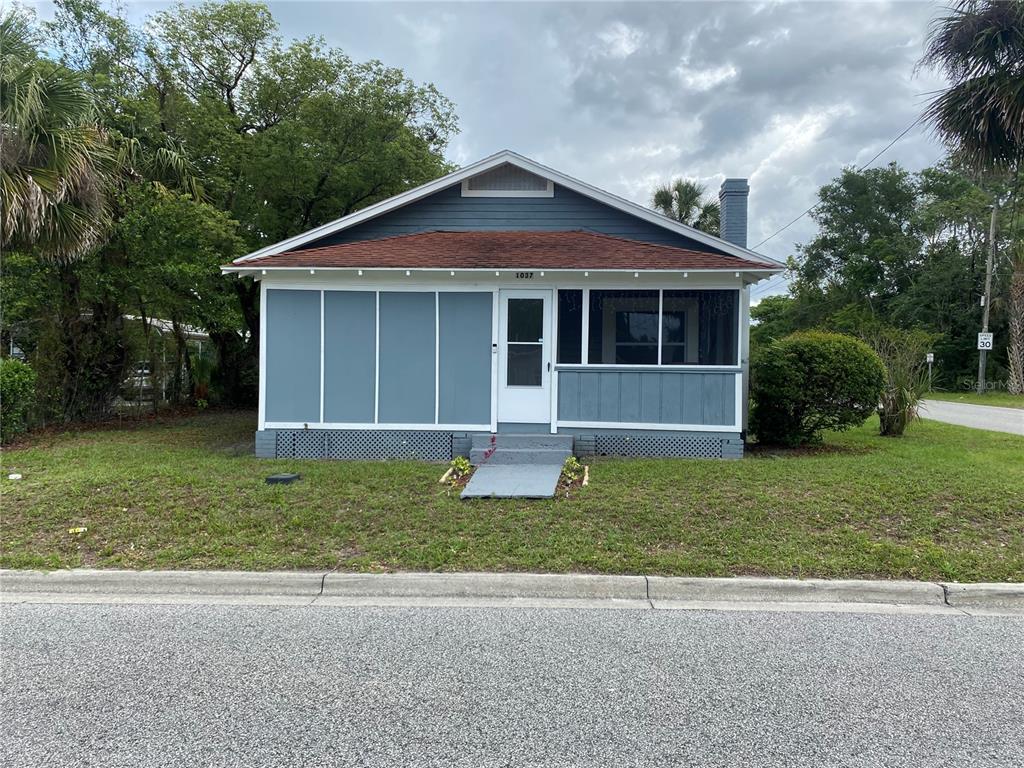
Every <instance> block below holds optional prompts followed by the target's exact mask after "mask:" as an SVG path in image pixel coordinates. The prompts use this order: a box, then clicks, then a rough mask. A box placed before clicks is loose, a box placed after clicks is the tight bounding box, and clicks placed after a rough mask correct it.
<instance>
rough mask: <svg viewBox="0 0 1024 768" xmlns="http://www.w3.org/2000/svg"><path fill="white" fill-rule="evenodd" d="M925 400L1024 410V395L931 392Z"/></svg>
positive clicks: (995, 392)
mask: <svg viewBox="0 0 1024 768" xmlns="http://www.w3.org/2000/svg"><path fill="white" fill-rule="evenodd" d="M924 397H925V400H946V401H948V402H951V403H969V404H971V405H995V406H999V407H1000V408H1024V395H1011V394H1010V393H1009V392H999V391H993V392H986V393H985V394H983V395H979V394H978V393H977V392H929V393H928V394H927V395H925V396H924Z"/></svg>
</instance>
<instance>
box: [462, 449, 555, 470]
mask: <svg viewBox="0 0 1024 768" xmlns="http://www.w3.org/2000/svg"><path fill="white" fill-rule="evenodd" d="M570 455H572V451H570V450H569V449H568V448H504V447H501V446H499V447H498V448H497V449H496V450H495V451H494V452H493V453H492V452H491V451H490V449H485V448H474V449H473V450H471V451H470V452H469V461H470V463H472V464H476V465H477V466H480V465H482V464H486V465H498V464H553V465H556V466H559V467H560V466H562V464H564V463H565V460H566V459H567V458H569V456H570Z"/></svg>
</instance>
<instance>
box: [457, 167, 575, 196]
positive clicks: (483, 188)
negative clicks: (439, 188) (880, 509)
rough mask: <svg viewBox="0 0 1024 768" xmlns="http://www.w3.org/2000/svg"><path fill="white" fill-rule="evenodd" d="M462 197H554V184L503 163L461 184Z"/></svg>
mask: <svg viewBox="0 0 1024 768" xmlns="http://www.w3.org/2000/svg"><path fill="white" fill-rule="evenodd" d="M462 196H463V197H554V196H555V185H554V182H552V181H549V180H548V179H545V178H544V177H543V176H538V175H537V174H535V173H530V172H529V171H524V170H523V169H522V168H519V167H517V166H515V165H512V164H511V163H504V164H502V165H499V166H498V167H497V168H492V169H491V170H489V171H486V172H484V173H480V174H477V175H476V176H472V177H470V178H468V179H466V180H465V181H463V182H462Z"/></svg>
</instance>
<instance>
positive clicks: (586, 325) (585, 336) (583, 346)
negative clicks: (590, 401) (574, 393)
mask: <svg viewBox="0 0 1024 768" xmlns="http://www.w3.org/2000/svg"><path fill="white" fill-rule="evenodd" d="M592 290H594V291H626V290H650V291H657V294H658V362H657V363H592V362H590V345H589V340H590V292H591V291H592ZM558 291H582V292H583V321H582V323H581V325H582V328H581V333H580V362H579V363H555V368H556V369H564V370H570V369H578V368H590V369H594V370H616V369H617V370H645V371H656V370H666V371H671V370H702V371H715V370H718V371H736V370H739V369H740V368H741V367H742V355H743V350H742V339H743V328H742V324H743V308H742V296H741V294H742V290H741V289H739V288H682V287H673V288H611V287H607V288H606V287H601V288H587V287H576V286H572V287H570V286H566V287H560V286H559V287H557V288H556V294H555V299H554V301H555V305H556V306H557V303H558V294H557V292H558ZM665 291H692V292H694V293H712V292H723V291H724V292H731V293H733V294H735V297H736V317H735V321H736V327H735V331H736V344H735V347H736V357H735V360H734V362H731V363H663V362H662V345H663V341H664V317H665V316H664V311H665V309H664V308H665ZM556 314H557V313H556ZM554 341H555V346H556V348H557V346H558V327H557V323H556V327H555V340H554Z"/></svg>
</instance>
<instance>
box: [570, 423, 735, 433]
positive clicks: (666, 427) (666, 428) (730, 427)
mask: <svg viewBox="0 0 1024 768" xmlns="http://www.w3.org/2000/svg"><path fill="white" fill-rule="evenodd" d="M557 426H559V427H569V428H571V429H618V430H622V429H636V430H649V431H652V432H739V431H740V428H739V425H738V424H669V423H657V422H655V423H648V422H626V421H562V420H559V421H558V424H557Z"/></svg>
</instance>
